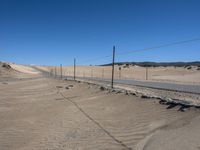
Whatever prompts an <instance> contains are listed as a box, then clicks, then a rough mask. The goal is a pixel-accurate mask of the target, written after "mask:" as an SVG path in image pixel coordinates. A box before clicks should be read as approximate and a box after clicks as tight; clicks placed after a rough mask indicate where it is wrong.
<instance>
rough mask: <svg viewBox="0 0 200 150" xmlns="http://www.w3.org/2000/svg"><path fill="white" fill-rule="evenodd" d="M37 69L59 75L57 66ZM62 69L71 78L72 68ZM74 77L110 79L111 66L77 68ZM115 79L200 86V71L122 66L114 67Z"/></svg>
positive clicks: (65, 67)
mask: <svg viewBox="0 0 200 150" xmlns="http://www.w3.org/2000/svg"><path fill="white" fill-rule="evenodd" d="M38 67H39V68H40V69H43V70H45V71H47V70H48V71H49V72H51V73H52V74H57V75H60V67H59V66H56V67H52V66H51V67H47V66H38ZM119 68H121V70H119ZM62 69H63V70H62V73H63V75H65V76H73V74H74V71H73V69H74V67H73V66H64V67H63V68H62ZM76 75H77V76H79V77H98V78H111V66H77V67H76ZM115 78H116V79H136V80H146V79H148V80H149V81H158V82H172V83H187V84H200V70H198V67H195V66H192V67H191V69H188V68H184V67H149V68H148V69H146V68H144V67H139V66H129V67H128V68H127V67H124V66H115Z"/></svg>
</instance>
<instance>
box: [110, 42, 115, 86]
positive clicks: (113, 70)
mask: <svg viewBox="0 0 200 150" xmlns="http://www.w3.org/2000/svg"><path fill="white" fill-rule="evenodd" d="M114 73H115V46H113V60H112V80H111V88H113V80H114Z"/></svg>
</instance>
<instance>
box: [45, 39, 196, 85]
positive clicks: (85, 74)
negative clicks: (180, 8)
mask: <svg viewBox="0 0 200 150" xmlns="http://www.w3.org/2000/svg"><path fill="white" fill-rule="evenodd" d="M197 41H200V38H196V39H190V40H184V41H178V42H173V43H168V44H163V45H158V46H154V47H149V48H144V49H138V50H132V51H127V52H123V53H116V56H117V57H120V56H121V55H125V54H130V53H139V52H143V51H149V50H155V49H160V48H164V47H169V46H174V45H182V44H187V43H191V42H197ZM114 56H115V55H113V56H112V55H110V56H109V55H107V56H104V57H98V58H96V59H95V58H94V59H88V60H84V61H83V60H82V61H81V60H80V61H78V62H79V64H78V65H77V64H76V61H75V60H74V65H73V66H62V65H60V66H49V67H47V70H46V71H47V72H49V76H51V77H56V78H71V79H87V80H88V79H90V80H102V81H104V80H110V81H111V79H112V77H113V78H114V81H116V80H142V81H158V82H180V83H188V84H200V65H195V66H182V67H177V66H168V67H165V66H160V67H155V66H153V65H152V66H144V65H143V66H138V65H135V64H131V63H130V64H129V63H127V64H119V63H116V62H114V63H113V64H114V68H112V58H113V57H114ZM102 59H107V60H109V61H110V63H109V64H108V65H106V66H95V65H93V66H92V65H90V66H81V65H80V64H83V63H86V62H93V61H99V60H102ZM91 64H92V63H91ZM113 69H114V71H113Z"/></svg>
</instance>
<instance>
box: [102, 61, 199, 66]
mask: <svg viewBox="0 0 200 150" xmlns="http://www.w3.org/2000/svg"><path fill="white" fill-rule="evenodd" d="M110 65H112V64H111V63H110V64H104V65H101V66H110ZM115 65H119V66H120V65H133V66H134V65H136V66H140V67H188V66H200V61H194V62H150V61H149V62H148V61H146V62H116V63H115Z"/></svg>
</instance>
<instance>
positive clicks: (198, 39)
mask: <svg viewBox="0 0 200 150" xmlns="http://www.w3.org/2000/svg"><path fill="white" fill-rule="evenodd" d="M195 41H200V38H196V39H190V40H184V41H178V42H173V43H168V44H163V45H158V46H153V47H148V48H143V49H138V50H132V51H127V52H122V53H117V54H116V55H118V56H119V55H126V54H130V53H137V52H142V51H148V50H153V49H158V48H164V47H169V46H174V45H180V44H185V43H190V42H195Z"/></svg>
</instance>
